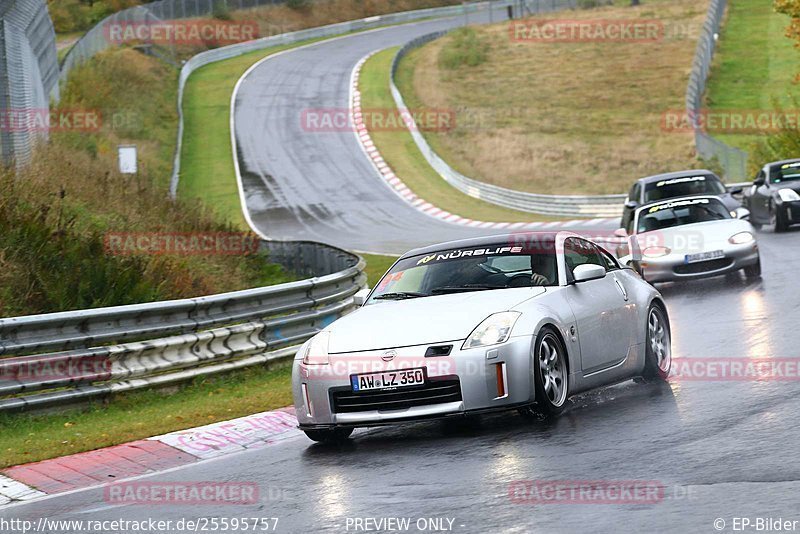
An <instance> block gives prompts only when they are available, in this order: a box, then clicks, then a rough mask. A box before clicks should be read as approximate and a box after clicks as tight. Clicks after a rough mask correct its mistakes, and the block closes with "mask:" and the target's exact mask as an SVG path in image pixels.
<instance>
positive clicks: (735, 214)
mask: <svg viewBox="0 0 800 534" xmlns="http://www.w3.org/2000/svg"><path fill="white" fill-rule="evenodd" d="M731 217H733V218H734V219H738V218H739V214H738V213H736V212H735V211H731Z"/></svg>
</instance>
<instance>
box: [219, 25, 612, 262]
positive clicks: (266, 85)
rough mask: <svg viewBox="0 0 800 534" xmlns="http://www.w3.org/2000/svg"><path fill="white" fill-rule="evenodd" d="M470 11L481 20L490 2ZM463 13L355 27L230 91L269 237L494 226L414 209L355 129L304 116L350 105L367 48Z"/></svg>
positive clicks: (329, 238) (248, 190)
mask: <svg viewBox="0 0 800 534" xmlns="http://www.w3.org/2000/svg"><path fill="white" fill-rule="evenodd" d="M504 18H505V12H504V11H503V10H496V11H495V12H494V17H493V20H494V21H500V20H504ZM468 20H469V22H470V23H474V22H476V21H485V22H488V20H489V17H488V10H487V11H485V12H482V13H479V14H470V16H469V19H468ZM463 23H464V17H463V16H460V17H454V18H449V19H442V20H432V21H426V22H421V23H416V24H411V25H401V26H394V27H389V28H386V29H381V30H377V31H371V32H366V33H362V34H355V35H352V36H349V37H346V38H343V39H338V40H334V41H328V42H322V43H318V44H316V45H314V46H310V47H306V48H301V49H298V50H294V51H290V52H287V53H284V54H281V55H279V56H275V57H274V58H271V59H268V60H267V61H265V62H263V63H261V65H259V66H258V67H257V68H255V69H254V70H253V71H251V72H250V74H249V75H248V76H247V77H246V78H245V79H244V81H243V82H242V83H241V85H240V88H239V92H238V94H237V101H236V107H235V132H236V139H237V145H238V153H239V162H240V167H241V173H242V184H243V189H244V191H245V197H246V202H247V206H248V209H249V211H250V214H251V218H252V220H253V223H254V225H255V226H256V227H257V228H258V229H259V230H260V231H261V232H263V233H264V234H266V235H268V236H270V237H273V238H279V239H300V240H303V239H310V240H316V241H323V242H326V243H330V244H333V245H337V246H340V247H343V248H346V249H350V250H357V251H366V252H379V253H392V254H400V253H403V252H405V251H407V250H409V249H411V248H415V247H418V246H422V245H427V244H431V243H436V242H442V241H449V240H453V239H460V238H467V237H473V236H477V235H491V234H496V233H498V230H491V229H483V230H481V229H475V228H467V227H464V226H459V225H455V224H450V223H445V222H443V221H441V220H439V219H435V218H433V217H431V216H429V215H426V214H424V213H422V212H420V211H418V210H416V209H415V208H413V207H411V206H410V205H409V204H407V203H406V202H405V201H403V200H402V199H401V198H400V197H398V196H397V194H395V192H394V191H392V190H391V189H390V188H389V187H388V186H387V185H386V184H385V183H383V181H382V180H381V179H380V178H379V176H378V175H377V173H376V171H375V170H374V168H373V167H372V165H371V163H370V162H369V160H368V159H367V157H366V155H365V154H364V153H363V152H362V149H361V147H360V146H359V144H358V143H357V141H356V138H355V135H354V134H353V132H352V131H342V132H317V131H308V130H309V129H308V128H307V127H306V128H304V126H303V124H302V121H301V118H302V117H303V113H304V112H308V111H315V110H346V109H347V108H348V106H349V104H348V97H349V88H350V76H351V72H352V70H353V67H354V66H355V65H356V63H357V62H358V60H360V59H361V58H362V57H364V56H365V55H367V54H368V53H370V52H373V51H377V50H381V49H384V48H388V47H392V46H397V45H400V44H403V43H405V42H407V41H409V40H411V39H413V38H414V37H417V36H419V35H424V34H427V33H431V32H434V31H438V30H441V29H444V28H449V27H453V26H457V25H460V24H463ZM401 178H402V177H401ZM423 196H424V195H423ZM496 222H514V221H496ZM565 228H566V227H565ZM582 229H583V230H590V229H589V228H585V227H582ZM597 229H599V227H593V228H591V230H597Z"/></svg>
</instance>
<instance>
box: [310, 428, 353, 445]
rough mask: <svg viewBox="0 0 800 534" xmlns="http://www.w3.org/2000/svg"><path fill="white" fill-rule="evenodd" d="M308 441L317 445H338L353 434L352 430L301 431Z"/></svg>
mask: <svg viewBox="0 0 800 534" xmlns="http://www.w3.org/2000/svg"><path fill="white" fill-rule="evenodd" d="M303 432H305V433H306V436H308V439H310V440H312V441H316V442H318V443H339V442H341V441H345V440H347V439H348V438H349V437H350V434H352V433H353V429H352V428H332V429H318V430H303Z"/></svg>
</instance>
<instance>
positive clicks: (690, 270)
mask: <svg viewBox="0 0 800 534" xmlns="http://www.w3.org/2000/svg"><path fill="white" fill-rule="evenodd" d="M732 263H733V260H732V259H730V258H719V259H716V260H708V261H698V262H697V263H687V264H686V265H678V266H676V267H675V273H676V274H701V273H708V272H711V271H718V270H719V269H724V268H725V267H730V266H731V264H732Z"/></svg>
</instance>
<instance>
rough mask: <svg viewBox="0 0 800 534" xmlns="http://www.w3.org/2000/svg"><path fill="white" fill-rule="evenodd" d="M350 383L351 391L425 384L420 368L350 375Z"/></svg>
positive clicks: (423, 373) (423, 374)
mask: <svg viewBox="0 0 800 534" xmlns="http://www.w3.org/2000/svg"><path fill="white" fill-rule="evenodd" d="M350 384H351V385H352V386H353V391H370V390H376V389H396V388H405V387H409V386H421V385H423V384H425V372H424V371H423V370H422V369H400V370H397V371H382V372H380V373H368V374H363V375H352V376H351V377H350Z"/></svg>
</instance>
